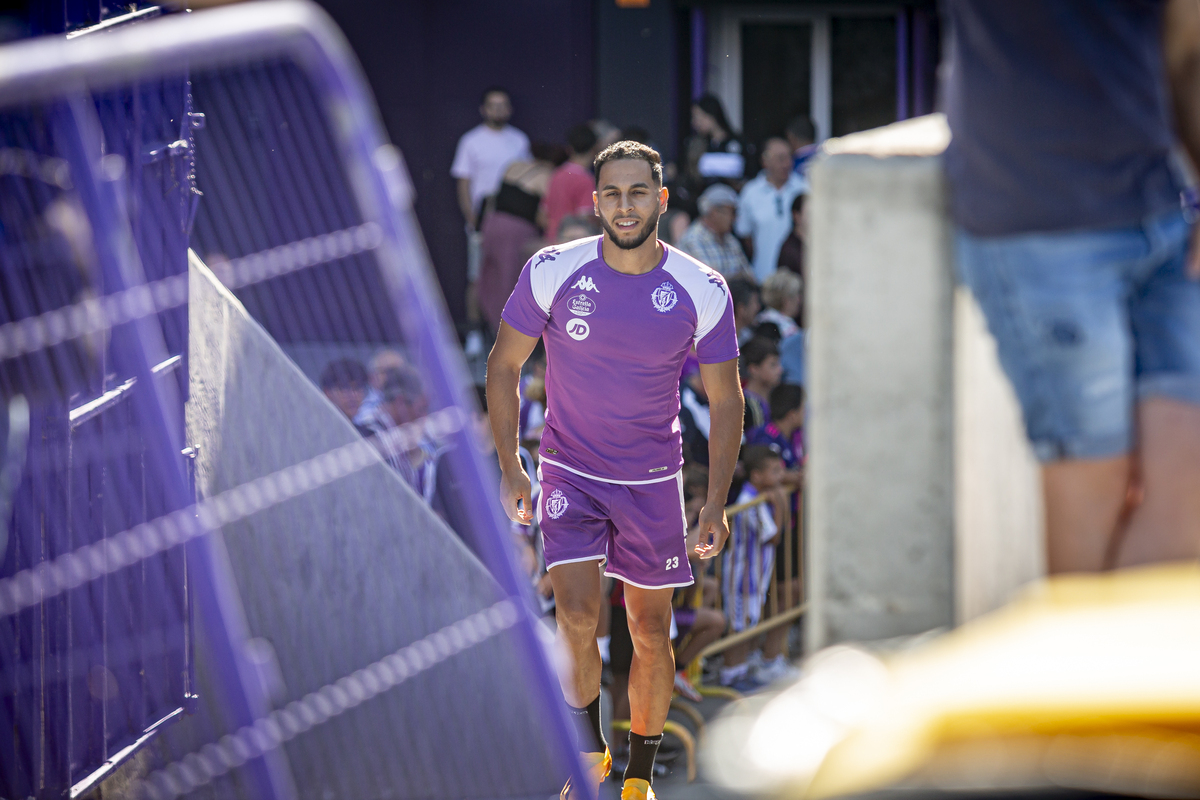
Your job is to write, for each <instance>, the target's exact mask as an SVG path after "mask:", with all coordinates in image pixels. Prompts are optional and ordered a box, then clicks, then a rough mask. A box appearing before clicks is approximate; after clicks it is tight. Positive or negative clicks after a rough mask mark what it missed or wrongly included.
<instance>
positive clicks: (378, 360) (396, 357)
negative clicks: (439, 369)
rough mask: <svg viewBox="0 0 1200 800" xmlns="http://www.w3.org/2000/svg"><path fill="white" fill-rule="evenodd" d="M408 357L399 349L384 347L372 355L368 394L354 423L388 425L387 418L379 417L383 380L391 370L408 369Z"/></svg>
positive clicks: (379, 426)
mask: <svg viewBox="0 0 1200 800" xmlns="http://www.w3.org/2000/svg"><path fill="white" fill-rule="evenodd" d="M407 367H408V359H407V358H405V357H404V355H403V354H402V353H400V352H399V351H398V350H390V349H384V350H380V351H378V352H377V353H375V355H373V356H371V365H370V371H369V373H368V376H367V383H368V385H367V394H366V397H364V398H363V402H362V405H361V406H359V408H358V413H356V414H355V415H354V424H355V425H360V426H364V427H367V428H371V429H373V430H374V429H381V428H386V427H387V422H386V420H384V419H382V418H377V417H378V411H379V404H380V403H382V402H383V392H382V390H383V381H384V379H385V378H386V377H387V374H388V372H389V371H390V370H393V369H406V368H407Z"/></svg>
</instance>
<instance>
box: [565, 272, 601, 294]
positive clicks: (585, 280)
mask: <svg viewBox="0 0 1200 800" xmlns="http://www.w3.org/2000/svg"><path fill="white" fill-rule="evenodd" d="M571 288H572V289H582V290H583V291H585V292H595V293H596V294H599V293H600V290H599V289H597V288H596V284H594V283H592V279H591V278H589V277H588V276H587V275H584V276H583V277H581V278H580V279H579V280H577V281H575V283H573V284H571Z"/></svg>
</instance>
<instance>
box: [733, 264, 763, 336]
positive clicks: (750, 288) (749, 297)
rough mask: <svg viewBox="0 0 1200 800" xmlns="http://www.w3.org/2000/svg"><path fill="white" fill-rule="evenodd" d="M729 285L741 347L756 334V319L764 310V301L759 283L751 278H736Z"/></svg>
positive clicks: (734, 321) (734, 320)
mask: <svg viewBox="0 0 1200 800" xmlns="http://www.w3.org/2000/svg"><path fill="white" fill-rule="evenodd" d="M728 286H729V296H730V298H732V299H733V323H734V325H736V326H737V332H738V346H739V347H740V346H742V345H744V344H745V343H746V342H748V341H750V339H751V338H752V337H753V336H754V325H755V323H754V320H755V317H757V316H758V312H759V311H761V310H762V302H761V301H760V300H759V296H758V284H756V283H755V282H754V281H753V280H751V279H749V278H734V279H733V280H731V281H729V283H728Z"/></svg>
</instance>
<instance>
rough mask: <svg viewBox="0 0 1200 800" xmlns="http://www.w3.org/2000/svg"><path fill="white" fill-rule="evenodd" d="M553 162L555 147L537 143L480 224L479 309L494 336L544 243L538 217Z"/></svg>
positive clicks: (511, 170) (507, 174)
mask: <svg viewBox="0 0 1200 800" xmlns="http://www.w3.org/2000/svg"><path fill="white" fill-rule="evenodd" d="M552 158H554V155H553V148H551V147H549V146H547V145H544V144H537V145H534V146H533V157H532V158H529V159H522V160H520V161H514V162H513V163H511V164H509V165H508V168H507V169H506V170H505V171H504V177H503V179H502V180H501V182H500V188H499V190H498V191H497V192H496V196H495V197H493V198H492V199H491V200H490V201H489V202H490V206H491V211H490V213H488V214H486V215H485V216H484V218H483V223H482V224H481V225H480V228H479V233H480V259H481V260H480V264H479V280H478V282H477V286H478V287H479V292H478V302H479V311H480V313H481V314H482V316H483V320H484V322H486V323H487V325H488V328H489V331H490V332H491V333H493V334H494V333H495V331H496V330H497V328H499V326H500V312H501V311H503V310H504V301H505V300H507V299H508V296H509V295H510V294H512V290H513V287H514V286H516V285H517V278H518V277H519V276H520V275H521V268H522V267H524V266H525V262H526V261H528V260H529V256H530V255H531V254H532V253H533V252H535V251H536V250H537V249H538V248H539V247H540V246H541V244H542V242H541V229H540V228H539V221H540V217H539V214H540V212H541V202H542V198H543V197H544V196H545V195H546V190H547V187H548V186H549V184H550V176H551V175H552V174H553V173H554V164H553V163H552V161H551V159H552Z"/></svg>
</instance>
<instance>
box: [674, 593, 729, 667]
mask: <svg viewBox="0 0 1200 800" xmlns="http://www.w3.org/2000/svg"><path fill="white" fill-rule="evenodd" d="M724 632H725V615H724V614H722V613H721V612H720V611H717V610H716V609H714V608H697V609H696V621H695V622H694V623H693V624H692V630H691V633H690V634H689V635H688V640H687V644H685V645H684V646H683V647H681V648H679V652H678V653H676V654H675V663H676V664H678V665H680V667H679V668H680V669H683V668H684V667H686V666H687V665H688V664H690V663H692V660H693V659H695V658H696V656H698V655H700V653H701V652H702V651H703V650H704V648H706V647H708V646H709V645H710V644H712V643H713V642H715V641H716V640H717V639H720V638H721V634H722V633H724Z"/></svg>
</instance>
